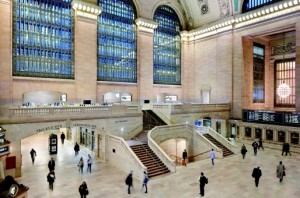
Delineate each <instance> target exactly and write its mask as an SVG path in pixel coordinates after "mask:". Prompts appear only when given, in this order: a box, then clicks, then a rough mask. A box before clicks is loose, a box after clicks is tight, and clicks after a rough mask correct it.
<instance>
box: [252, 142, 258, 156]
mask: <svg viewBox="0 0 300 198" xmlns="http://www.w3.org/2000/svg"><path fill="white" fill-rule="evenodd" d="M252 147H253V151H254V155H256V154H257V148H258V143H257V142H256V141H255V140H254V142H253V143H252Z"/></svg>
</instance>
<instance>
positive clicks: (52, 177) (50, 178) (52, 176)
mask: <svg viewBox="0 0 300 198" xmlns="http://www.w3.org/2000/svg"><path fill="white" fill-rule="evenodd" d="M47 181H48V183H49V188H50V189H51V190H53V183H54V181H55V173H54V170H51V171H50V172H49V173H48V175H47Z"/></svg>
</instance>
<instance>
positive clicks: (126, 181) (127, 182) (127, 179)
mask: <svg viewBox="0 0 300 198" xmlns="http://www.w3.org/2000/svg"><path fill="white" fill-rule="evenodd" d="M125 184H126V185H129V176H127V177H126V179H125Z"/></svg>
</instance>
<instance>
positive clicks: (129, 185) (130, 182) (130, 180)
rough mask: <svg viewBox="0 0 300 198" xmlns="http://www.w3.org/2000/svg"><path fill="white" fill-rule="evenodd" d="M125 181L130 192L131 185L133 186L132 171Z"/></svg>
mask: <svg viewBox="0 0 300 198" xmlns="http://www.w3.org/2000/svg"><path fill="white" fill-rule="evenodd" d="M125 183H126V185H127V186H128V194H130V187H131V186H132V171H130V173H129V175H128V176H127V177H126V180H125Z"/></svg>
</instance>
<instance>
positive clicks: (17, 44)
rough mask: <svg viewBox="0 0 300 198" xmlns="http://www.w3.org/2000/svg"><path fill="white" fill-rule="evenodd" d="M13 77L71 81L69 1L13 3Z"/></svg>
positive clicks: (71, 54) (19, 1) (44, 0)
mask: <svg viewBox="0 0 300 198" xmlns="http://www.w3.org/2000/svg"><path fill="white" fill-rule="evenodd" d="M13 11H14V12H13V76H26V77H43V78H64V79H74V67H73V62H74V61H73V60H74V45H73V30H74V28H73V27H74V24H73V23H74V21H73V16H72V9H71V0H14V6H13Z"/></svg>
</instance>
